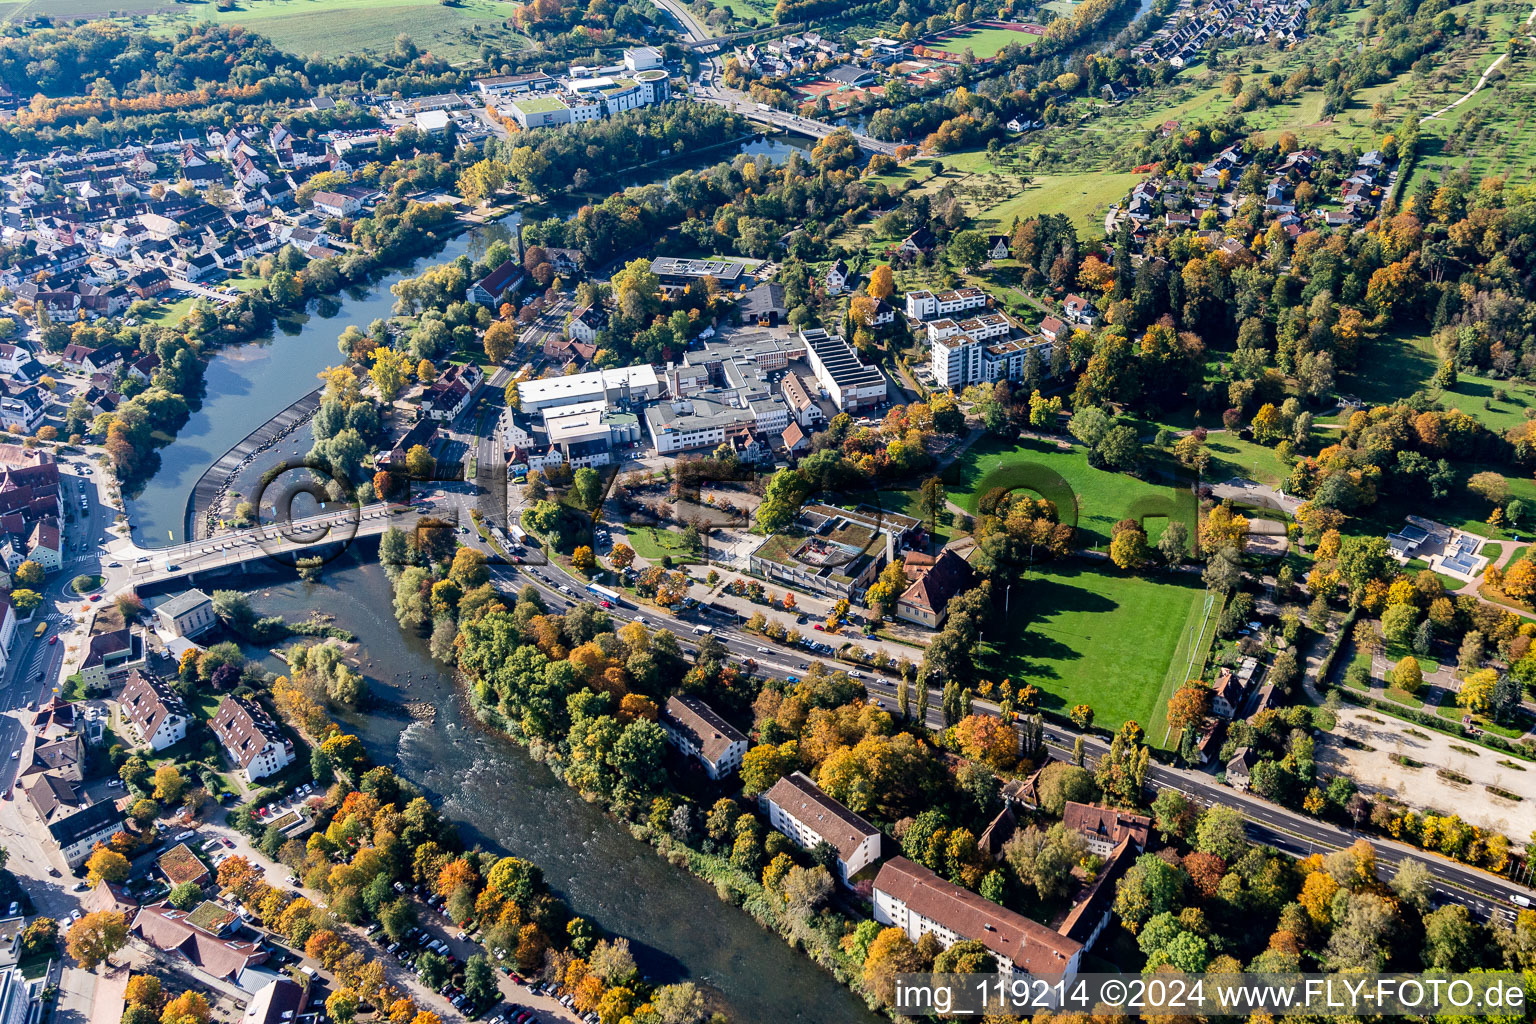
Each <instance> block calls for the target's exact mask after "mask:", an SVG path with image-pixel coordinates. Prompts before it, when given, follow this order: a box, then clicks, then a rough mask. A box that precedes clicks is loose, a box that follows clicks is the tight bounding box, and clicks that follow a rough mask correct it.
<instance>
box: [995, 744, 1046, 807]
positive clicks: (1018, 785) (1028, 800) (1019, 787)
mask: <svg viewBox="0 0 1536 1024" xmlns="http://www.w3.org/2000/svg"><path fill="white" fill-rule="evenodd" d="M1055 762H1056V759H1055V758H1053V757H1051V756H1050V755H1049V754H1046V755H1045V759H1044V760H1043V761H1041V762H1040V766H1039V767H1038V768H1036V769H1035V770H1034V771H1033V772H1032V773H1030V774H1029V775H1027V776H1025V777H1024V778H1022V779H1013V780H1012V781H1010V782H1005V783H1003V788H1002V789H1001V790H1000V791H999V795H1000V796H1002V798H1003V799H1004V800H1006V801H1008V802H1009V803H1010V804H1018V805H1019V806H1020V807H1022V808H1024V809H1025V810H1029V811H1033V810H1037V809H1038V808H1039V807H1040V777H1041V773H1042V772H1044V771H1045V769H1046V768H1047V767H1048V766H1050V765H1052V764H1054V763H1055Z"/></svg>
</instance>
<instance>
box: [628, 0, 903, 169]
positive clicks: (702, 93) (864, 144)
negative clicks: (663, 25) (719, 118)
mask: <svg viewBox="0 0 1536 1024" xmlns="http://www.w3.org/2000/svg"><path fill="white" fill-rule="evenodd" d="M654 3H655V4H656V6H658V7H660V8H661V9H662V10H664V11H666V12H667V13H668V14H670V15H672V17H673V19H674V20H676V21H677V24H678V26H679V27H680V28H682V30H683V34H684V35H685V36H687V37H688V40H689V41H690V42H691V43H693V44H695V45H698V44H702V43H707V42H709V41H710V35H709V33H708V32H707V31H706V30H705V28H704V26H703V25H701V24H699V21H698V19H697V18H695V17H694V16H693V14H692V13H691V12H689V10H688V9H687V8H686V7H684V6H683V5H682V4H680V3H677V0H654ZM702 64H703V68H702V69H701V72H700V76H699V79H700V80H699V82H698V83H696V84H695V85H694V87H693V96H694V98H695V99H698V100H703V101H704V102H706V103H713V104H715V105H716V106H720V107H725V108H726V109H727V110H733V111H735V112H736V113H738V114H741V115H742V116H743V117H746V118H748V119H750V120H752V121H756V122H757V123H758V124H765V125H768V126H770V127H773V128H781V129H783V130H784V131H789V132H795V133H797V134H799V135H807V136H809V137H811V138H813V139H824V138H826V137H827V136H828V135H831V134H832V133H833V132H836V131H841V130H844V129H843V128H842V127H841V126H840V125H835V124H828V123H827V122H826V121H818V120H816V119H815V118H812V117H801V116H799V115H798V114H791V113H789V112H788V111H784V110H775V109H774V108H773V107H770V106H768V105H767V104H766V103H754V102H753V101H752V100H751V99H750V98H749V97H748V96H747V95H746V94H745V93H742V92H738V91H736V90H735V89H728V88H726V87H725V85H723V84H722V83H721V81H720V75H721V72H722V70H723V67H724V65H723V62H722V61H721V60H720V58H719V57H715V56H705V57H704V58H703V60H702ZM853 141H854V142H856V143H858V144H859V147H860V148H862V149H864V150H867V151H868V152H871V153H884V154H886V155H887V156H894V155H895V153H896V145H897V144H896V143H894V142H885V141H884V140H881V139H875V138H871V137H870V136H868V135H861V134H859V133H857V132H854V133H853Z"/></svg>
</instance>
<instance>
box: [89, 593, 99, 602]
mask: <svg viewBox="0 0 1536 1024" xmlns="http://www.w3.org/2000/svg"><path fill="white" fill-rule="evenodd" d="M100 600H101V595H100V594H92V595H91V603H92V604H95V603H96V602H97V601H100Z"/></svg>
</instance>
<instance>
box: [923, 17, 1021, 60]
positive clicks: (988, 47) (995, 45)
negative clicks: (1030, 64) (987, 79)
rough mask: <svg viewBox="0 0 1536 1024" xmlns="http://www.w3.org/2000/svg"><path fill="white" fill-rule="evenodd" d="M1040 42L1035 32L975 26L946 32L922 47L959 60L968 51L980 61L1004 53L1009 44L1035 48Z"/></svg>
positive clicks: (1000, 26)
mask: <svg viewBox="0 0 1536 1024" xmlns="http://www.w3.org/2000/svg"><path fill="white" fill-rule="evenodd" d="M1039 41H1040V37H1039V36H1038V35H1035V34H1034V33H1033V32H1025V31H1022V30H1020V29H1016V28H1007V27H1004V26H1002V25H997V26H974V27H969V28H963V29H956V30H954V31H951V32H945V33H944V34H943V36H942V37H939V38H932V39H925V40H923V41H922V43H921V45H922V46H924V47H926V48H927V49H930V50H942V51H944V52H945V53H952V54H954V55H955V56H956V57H957V58H958V57H959V56H960V55H961V54H963V53H964V52H965V51H966V50H970V51H971V54H972V55H973V56H975V57H976V58H977V59H978V60H991V59H992V58H993V57H996V56H997V55H998V54H999V53H1001V52H1002V50H1003V47H1005V46H1007V45H1008V44H1009V43H1018V44H1019V45H1020V46H1034V45H1035V44H1036V43H1038V42H1039Z"/></svg>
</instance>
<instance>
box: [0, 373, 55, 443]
mask: <svg viewBox="0 0 1536 1024" xmlns="http://www.w3.org/2000/svg"><path fill="white" fill-rule="evenodd" d="M47 415H48V399H47V398H45V397H44V395H43V390H42V389H41V388H39V387H37V386H36V385H27V386H26V387H18V386H16V385H15V384H12V383H11V382H10V381H3V380H0V424H3V425H4V426H5V428H6V429H7V430H14V431H16V432H17V433H23V434H31V433H35V432H36V430H37V428H38V427H40V426H42V423H43V419H44V418H45V417H46V416H47Z"/></svg>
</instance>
